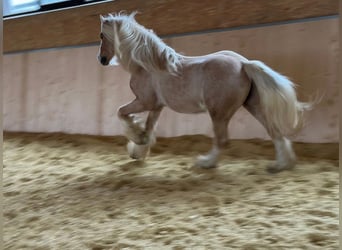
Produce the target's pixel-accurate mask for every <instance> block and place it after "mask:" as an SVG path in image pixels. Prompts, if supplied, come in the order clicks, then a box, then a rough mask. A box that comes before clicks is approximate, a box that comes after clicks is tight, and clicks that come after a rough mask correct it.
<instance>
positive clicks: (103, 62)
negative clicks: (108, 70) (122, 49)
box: [101, 56, 107, 64]
mask: <svg viewBox="0 0 342 250" xmlns="http://www.w3.org/2000/svg"><path fill="white" fill-rule="evenodd" d="M106 62H107V57H105V56H103V57H101V63H102V64H105V63H106Z"/></svg>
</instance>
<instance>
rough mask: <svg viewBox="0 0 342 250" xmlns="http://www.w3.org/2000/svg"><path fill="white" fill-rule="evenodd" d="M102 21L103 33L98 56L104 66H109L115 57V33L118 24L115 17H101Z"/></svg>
mask: <svg viewBox="0 0 342 250" xmlns="http://www.w3.org/2000/svg"><path fill="white" fill-rule="evenodd" d="M100 19H101V33H100V39H101V43H100V49H99V53H98V56H97V59H98V60H99V62H100V63H101V64H102V65H108V64H109V63H110V62H111V60H112V58H114V56H115V50H116V49H115V48H116V47H115V46H118V44H115V42H116V41H115V40H116V39H115V36H116V34H115V32H116V26H117V23H116V22H115V20H114V19H113V16H111V15H110V16H108V17H103V16H100Z"/></svg>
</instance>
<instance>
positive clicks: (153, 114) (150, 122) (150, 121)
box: [145, 108, 162, 145]
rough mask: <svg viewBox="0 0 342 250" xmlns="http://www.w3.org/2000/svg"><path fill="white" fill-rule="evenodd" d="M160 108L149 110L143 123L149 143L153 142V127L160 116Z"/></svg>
mask: <svg viewBox="0 0 342 250" xmlns="http://www.w3.org/2000/svg"><path fill="white" fill-rule="evenodd" d="M161 111H162V108H158V109H156V110H153V111H150V112H149V114H148V117H147V120H146V124H145V132H146V135H147V137H148V138H149V142H148V144H149V145H153V144H154V143H155V136H154V134H153V130H154V127H155V125H156V123H157V120H158V118H159V116H160V113H161Z"/></svg>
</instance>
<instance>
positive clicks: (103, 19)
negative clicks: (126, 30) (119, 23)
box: [100, 15, 105, 23]
mask: <svg viewBox="0 0 342 250" xmlns="http://www.w3.org/2000/svg"><path fill="white" fill-rule="evenodd" d="M100 20H101V23H104V22H105V18H104V16H102V15H100Z"/></svg>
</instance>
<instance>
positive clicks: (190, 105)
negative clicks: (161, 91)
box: [163, 98, 207, 114]
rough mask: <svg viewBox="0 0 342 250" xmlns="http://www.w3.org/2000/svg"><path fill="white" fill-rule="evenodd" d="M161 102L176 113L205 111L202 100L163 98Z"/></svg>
mask: <svg viewBox="0 0 342 250" xmlns="http://www.w3.org/2000/svg"><path fill="white" fill-rule="evenodd" d="M163 103H164V105H165V106H167V107H169V108H170V109H172V110H173V111H176V112H178V113H186V114H194V113H202V112H206V111H207V109H206V106H205V104H204V102H202V101H199V100H189V99H188V100H187V99H185V98H184V99H183V98H182V99H178V98H173V99H169V98H167V99H166V98H164V100H163Z"/></svg>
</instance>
